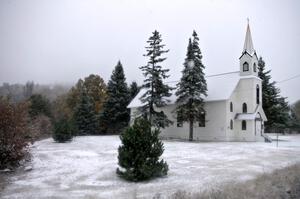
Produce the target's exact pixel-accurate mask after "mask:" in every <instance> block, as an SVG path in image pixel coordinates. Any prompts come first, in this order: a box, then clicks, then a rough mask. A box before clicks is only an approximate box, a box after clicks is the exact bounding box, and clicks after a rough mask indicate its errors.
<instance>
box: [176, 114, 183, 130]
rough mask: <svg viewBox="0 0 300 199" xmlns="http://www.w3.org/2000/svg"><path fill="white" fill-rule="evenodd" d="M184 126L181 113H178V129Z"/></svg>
mask: <svg viewBox="0 0 300 199" xmlns="http://www.w3.org/2000/svg"><path fill="white" fill-rule="evenodd" d="M182 126H183V122H182V119H181V114H180V112H178V113H177V127H182Z"/></svg>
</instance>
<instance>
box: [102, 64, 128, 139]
mask: <svg viewBox="0 0 300 199" xmlns="http://www.w3.org/2000/svg"><path fill="white" fill-rule="evenodd" d="M107 94H108V98H107V100H106V102H105V103H104V107H103V112H102V113H101V114H100V129H101V133H105V134H119V133H121V130H122V129H123V128H124V127H126V126H127V125H128V122H129V119H130V114H129V109H128V108H127V105H128V103H129V101H130V93H129V90H128V87H127V84H126V78H125V74H124V70H123V66H122V64H121V62H120V61H119V62H118V64H117V65H116V67H115V69H114V71H113V72H112V75H111V79H110V80H109V82H108V86H107Z"/></svg>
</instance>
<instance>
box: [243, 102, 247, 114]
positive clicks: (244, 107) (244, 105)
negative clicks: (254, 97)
mask: <svg viewBox="0 0 300 199" xmlns="http://www.w3.org/2000/svg"><path fill="white" fill-rule="evenodd" d="M243 113H247V104H246V103H243Z"/></svg>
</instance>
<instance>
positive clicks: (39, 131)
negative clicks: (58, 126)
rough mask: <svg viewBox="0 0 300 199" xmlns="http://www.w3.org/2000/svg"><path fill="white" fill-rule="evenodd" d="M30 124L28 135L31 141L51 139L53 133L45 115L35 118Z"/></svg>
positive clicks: (48, 119)
mask: <svg viewBox="0 0 300 199" xmlns="http://www.w3.org/2000/svg"><path fill="white" fill-rule="evenodd" d="M30 124H31V125H30V130H31V133H30V135H31V136H32V137H31V138H32V139H33V140H38V139H42V138H47V137H51V135H52V131H53V129H52V123H51V120H50V118H49V117H47V116H46V115H38V116H36V117H35V118H33V119H32V120H31V123H30Z"/></svg>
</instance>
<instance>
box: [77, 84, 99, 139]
mask: <svg viewBox="0 0 300 199" xmlns="http://www.w3.org/2000/svg"><path fill="white" fill-rule="evenodd" d="M93 103H94V102H93V100H92V98H91V97H89V96H88V95H87V91H86V89H85V88H84V89H83V90H82V92H81V96H80V100H79V103H78V104H77V106H76V108H75V112H74V121H75V125H76V129H77V131H78V132H77V134H78V135H89V134H97V129H98V119H97V115H96V112H95V109H94V104H93Z"/></svg>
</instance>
